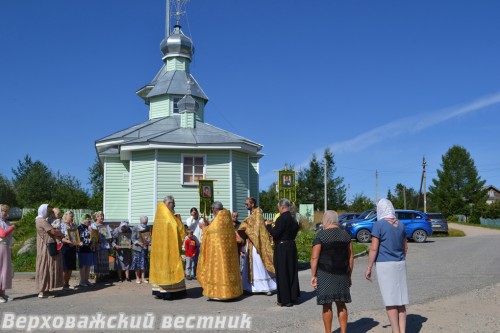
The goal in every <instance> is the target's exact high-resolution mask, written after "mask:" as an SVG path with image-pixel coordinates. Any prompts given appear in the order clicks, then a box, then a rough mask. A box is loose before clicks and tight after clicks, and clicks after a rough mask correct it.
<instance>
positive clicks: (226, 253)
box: [197, 209, 243, 300]
mask: <svg viewBox="0 0 500 333" xmlns="http://www.w3.org/2000/svg"><path fill="white" fill-rule="evenodd" d="M202 237H203V242H202V243H201V249H200V257H199V259H198V266H197V271H198V273H197V275H198V282H199V283H200V285H201V287H202V288H203V295H205V296H206V297H209V298H214V299H219V300H226V299H231V298H236V297H238V296H241V294H243V287H242V285H241V276H240V262H239V255H238V248H237V246H236V235H235V233H234V227H233V221H232V220H231V213H230V212H229V211H228V210H225V209H224V210H221V211H219V212H218V213H217V216H216V217H215V218H214V220H213V221H212V223H210V225H208V226H206V227H205V228H203V234H202Z"/></svg>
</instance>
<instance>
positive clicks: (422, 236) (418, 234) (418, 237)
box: [411, 229, 427, 243]
mask: <svg viewBox="0 0 500 333" xmlns="http://www.w3.org/2000/svg"><path fill="white" fill-rule="evenodd" d="M411 238H413V240H414V241H415V242H417V243H423V242H425V241H426V239H427V233H426V232H425V230H421V229H419V230H415V231H414V232H413V235H412V236H411Z"/></svg>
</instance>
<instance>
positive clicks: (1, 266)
mask: <svg viewBox="0 0 500 333" xmlns="http://www.w3.org/2000/svg"><path fill="white" fill-rule="evenodd" d="M8 214H9V206H7V205H0V303H5V302H7V301H8V300H9V296H7V295H6V294H5V290H6V289H12V275H13V269H12V253H11V249H10V247H11V245H12V232H13V231H14V229H15V228H14V226H13V225H10V223H9V221H7V215H8Z"/></svg>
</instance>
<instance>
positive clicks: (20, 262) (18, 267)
mask: <svg viewBox="0 0 500 333" xmlns="http://www.w3.org/2000/svg"><path fill="white" fill-rule="evenodd" d="M35 264H36V253H25V254H21V255H17V254H12V265H13V266H14V272H34V271H35Z"/></svg>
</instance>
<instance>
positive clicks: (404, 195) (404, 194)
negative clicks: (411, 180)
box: [403, 185, 406, 209]
mask: <svg viewBox="0 0 500 333" xmlns="http://www.w3.org/2000/svg"><path fill="white" fill-rule="evenodd" d="M403 201H404V206H405V209H406V186H404V185H403Z"/></svg>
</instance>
